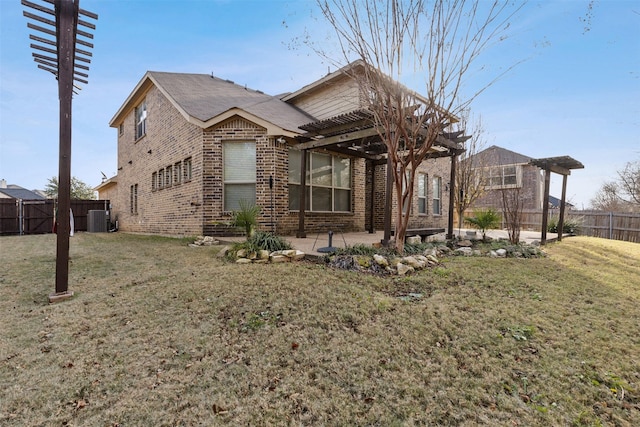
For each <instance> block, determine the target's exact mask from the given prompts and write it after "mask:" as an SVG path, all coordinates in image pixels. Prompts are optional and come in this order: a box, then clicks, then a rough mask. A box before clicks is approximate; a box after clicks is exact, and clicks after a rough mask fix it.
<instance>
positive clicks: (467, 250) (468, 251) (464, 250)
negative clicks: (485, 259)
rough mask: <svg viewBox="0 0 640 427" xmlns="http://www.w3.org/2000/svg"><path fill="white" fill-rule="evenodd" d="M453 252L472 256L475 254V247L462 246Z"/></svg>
mask: <svg viewBox="0 0 640 427" xmlns="http://www.w3.org/2000/svg"><path fill="white" fill-rule="evenodd" d="M453 253H454V254H456V255H464V256H471V255H473V249H471V248H467V247H462V248H458V249H456V250H455V251H453Z"/></svg>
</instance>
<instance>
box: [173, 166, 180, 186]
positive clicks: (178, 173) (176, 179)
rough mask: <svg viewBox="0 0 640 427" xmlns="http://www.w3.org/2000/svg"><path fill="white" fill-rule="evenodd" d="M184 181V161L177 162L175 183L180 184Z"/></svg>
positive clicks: (174, 176)
mask: <svg viewBox="0 0 640 427" xmlns="http://www.w3.org/2000/svg"><path fill="white" fill-rule="evenodd" d="M181 182H182V162H176V164H175V165H173V184H174V185H178V184H180V183H181Z"/></svg>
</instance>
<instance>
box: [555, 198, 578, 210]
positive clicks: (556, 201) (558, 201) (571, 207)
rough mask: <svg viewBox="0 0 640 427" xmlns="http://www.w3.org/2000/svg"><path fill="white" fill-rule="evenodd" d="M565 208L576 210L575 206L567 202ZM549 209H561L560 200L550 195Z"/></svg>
mask: <svg viewBox="0 0 640 427" xmlns="http://www.w3.org/2000/svg"><path fill="white" fill-rule="evenodd" d="M564 206H565V208H566V209H569V210H571V209H573V208H575V205H573V204H571V203H567V202H564ZM549 207H550V208H551V209H560V199H558V198H557V197H554V196H551V195H549Z"/></svg>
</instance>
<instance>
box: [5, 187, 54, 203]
mask: <svg viewBox="0 0 640 427" xmlns="http://www.w3.org/2000/svg"><path fill="white" fill-rule="evenodd" d="M0 193H3V194H6V195H7V196H9V197H10V198H12V199H22V200H45V199H46V198H45V197H42V196H41V195H39V194H38V193H35V192H33V191H31V190H27V189H25V188H0Z"/></svg>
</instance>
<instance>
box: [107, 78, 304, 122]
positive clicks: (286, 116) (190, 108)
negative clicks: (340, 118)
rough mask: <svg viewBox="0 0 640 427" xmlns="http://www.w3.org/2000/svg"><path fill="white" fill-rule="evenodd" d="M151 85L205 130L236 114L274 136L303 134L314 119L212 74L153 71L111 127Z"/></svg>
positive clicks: (139, 86)
mask: <svg viewBox="0 0 640 427" xmlns="http://www.w3.org/2000/svg"><path fill="white" fill-rule="evenodd" d="M151 85H155V86H156V87H157V88H158V89H159V90H160V91H161V92H162V93H163V94H164V95H165V96H166V97H167V99H168V100H169V101H170V102H171V103H172V104H173V105H174V106H175V107H176V108H177V109H178V110H179V111H180V113H181V114H182V115H183V116H184V117H185V119H186V120H187V121H189V122H192V123H194V124H197V125H198V126H200V127H202V128H207V127H211V126H213V125H215V124H217V123H219V122H220V121H222V120H226V119H228V118H229V117H230V116H232V115H239V116H242V117H245V118H246V119H248V120H251V121H255V122H257V124H259V125H261V126H263V127H265V128H267V129H268V130H269V131H271V132H270V133H272V132H277V131H278V129H276V128H280V129H281V130H286V131H290V132H294V133H299V132H300V130H299V129H298V126H300V125H303V124H305V123H308V122H309V121H312V120H314V118H313V117H312V116H310V115H308V114H306V113H304V112H302V111H300V110H299V109H297V108H295V107H294V106H292V105H289V104H287V103H285V102H283V101H281V100H280V99H279V98H277V97H274V96H271V95H267V94H265V93H263V92H260V91H257V90H253V89H248V88H246V87H243V86H240V85H237V84H235V83H233V82H232V81H229V80H223V79H220V78H217V77H215V76H212V75H208V74H185V73H167V72H158V71H149V72H147V73H146V74H145V76H144V77H143V79H142V80H141V81H140V83H138V85H137V86H136V88H135V89H134V91H133V92H132V93H131V95H130V96H129V98H128V99H127V101H126V102H125V103H124V104H123V106H122V107H121V108H120V110H119V111H118V113H116V115H115V116H114V117H113V119H112V120H111V123H110V125H111V126H117V123H118V122H120V121H121V120H122V118H123V116H124V114H126V112H128V111H130V110H131V108H133V107H134V106H135V105H136V104H137V103H138V102H139V100H140V99H141V98H142V96H143V94H144V93H146V91H148V89H149V88H150V87H151ZM245 113H246V114H245ZM274 127H275V128H274Z"/></svg>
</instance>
